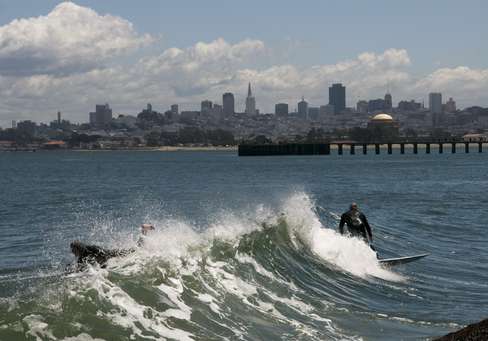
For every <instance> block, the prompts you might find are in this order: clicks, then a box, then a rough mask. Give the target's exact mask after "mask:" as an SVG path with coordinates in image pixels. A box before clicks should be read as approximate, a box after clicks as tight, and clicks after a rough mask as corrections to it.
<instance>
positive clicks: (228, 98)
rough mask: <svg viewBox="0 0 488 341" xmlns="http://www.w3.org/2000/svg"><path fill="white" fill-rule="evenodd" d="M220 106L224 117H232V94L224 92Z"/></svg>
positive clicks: (233, 106)
mask: <svg viewBox="0 0 488 341" xmlns="http://www.w3.org/2000/svg"><path fill="white" fill-rule="evenodd" d="M222 106H223V112H224V115H225V116H232V115H234V113H235V101H234V94H232V93H230V92H226V93H225V94H223V95H222Z"/></svg>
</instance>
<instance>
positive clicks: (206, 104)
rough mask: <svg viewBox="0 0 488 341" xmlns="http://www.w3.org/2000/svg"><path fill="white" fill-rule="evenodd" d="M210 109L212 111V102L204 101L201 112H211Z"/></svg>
mask: <svg viewBox="0 0 488 341" xmlns="http://www.w3.org/2000/svg"><path fill="white" fill-rule="evenodd" d="M210 109H212V101H209V100H208V99H206V100H204V101H202V103H201V112H202V113H203V112H204V111H209V110H210Z"/></svg>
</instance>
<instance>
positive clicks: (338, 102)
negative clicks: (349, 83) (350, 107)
mask: <svg viewBox="0 0 488 341" xmlns="http://www.w3.org/2000/svg"><path fill="white" fill-rule="evenodd" d="M329 104H330V105H333V106H334V113H335V114H338V113H340V112H341V111H343V110H344V109H346V87H345V86H342V84H341V83H336V84H332V86H331V87H329Z"/></svg>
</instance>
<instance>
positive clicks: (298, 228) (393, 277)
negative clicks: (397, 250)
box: [283, 193, 404, 281]
mask: <svg viewBox="0 0 488 341" xmlns="http://www.w3.org/2000/svg"><path fill="white" fill-rule="evenodd" d="M314 208H315V205H314V203H313V202H312V200H311V199H310V197H309V196H307V195H306V194H305V193H297V194H295V195H293V196H291V197H290V198H288V199H287V200H286V202H285V203H284V207H283V209H284V213H285V219H286V222H287V223H288V225H289V228H290V232H291V233H292V234H293V233H296V235H295V236H293V235H292V237H296V238H299V239H300V241H301V242H302V243H305V244H306V246H307V247H308V248H309V249H310V250H311V251H312V252H313V253H315V254H316V255H318V256H319V257H321V258H322V259H324V260H326V261H327V262H328V263H330V264H333V265H335V266H337V267H339V268H341V269H343V270H345V271H347V272H349V273H351V274H353V275H355V276H358V277H362V278H366V277H367V276H374V277H378V278H382V279H385V280H389V281H402V280H404V278H403V277H402V276H400V275H398V274H396V273H393V272H391V271H389V270H386V269H384V268H382V267H381V266H380V264H379V263H378V260H377V258H376V253H375V252H374V251H373V250H371V248H370V247H369V246H368V245H367V244H366V243H364V242H363V241H361V240H359V239H357V238H349V237H346V236H343V235H341V234H339V233H337V232H336V231H334V230H332V229H330V228H325V227H324V226H323V225H322V223H321V222H320V220H319V217H318V216H317V214H316V213H315V210H314Z"/></svg>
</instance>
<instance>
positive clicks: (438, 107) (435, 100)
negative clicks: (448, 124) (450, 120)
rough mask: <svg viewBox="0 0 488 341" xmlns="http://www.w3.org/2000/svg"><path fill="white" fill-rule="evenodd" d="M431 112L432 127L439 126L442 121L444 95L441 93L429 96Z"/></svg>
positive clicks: (433, 93) (432, 93)
mask: <svg viewBox="0 0 488 341" xmlns="http://www.w3.org/2000/svg"><path fill="white" fill-rule="evenodd" d="M429 110H430V112H431V113H432V125H433V126H434V127H437V126H439V125H440V124H441V123H442V121H443V117H442V94H441V93H439V92H431V93H430V94H429Z"/></svg>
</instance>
